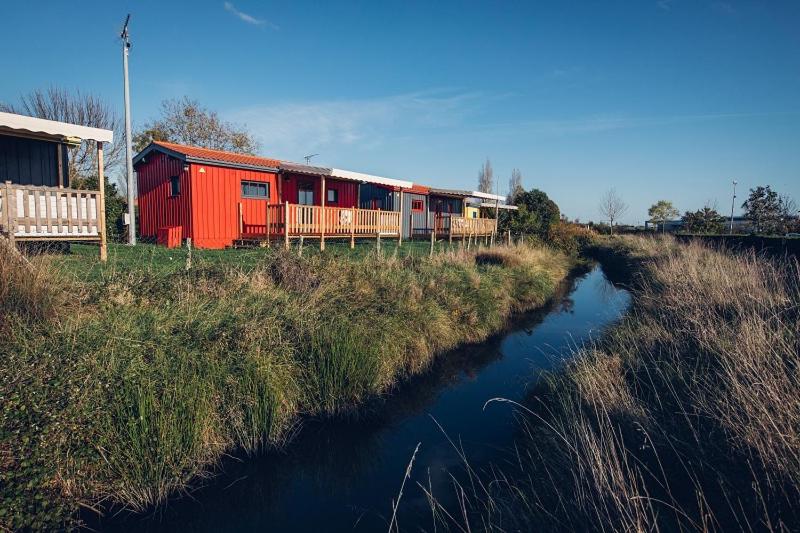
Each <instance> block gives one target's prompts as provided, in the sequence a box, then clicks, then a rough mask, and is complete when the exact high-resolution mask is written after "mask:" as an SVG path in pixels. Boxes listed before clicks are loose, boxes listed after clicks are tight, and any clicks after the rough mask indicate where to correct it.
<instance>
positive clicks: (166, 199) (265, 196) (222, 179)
mask: <svg viewBox="0 0 800 533" xmlns="http://www.w3.org/2000/svg"><path fill="white" fill-rule="evenodd" d="M133 163H134V166H135V168H136V173H137V177H138V191H139V218H140V222H139V227H140V232H141V235H142V236H143V237H149V238H153V239H155V238H156V236H157V235H158V234H159V231H161V232H162V234H163V233H164V232H165V231H166V228H177V227H180V228H181V229H180V234H181V235H182V237H183V238H184V239H185V238H191V239H192V243H193V244H194V245H195V246H197V247H199V248H225V247H227V246H231V245H233V244H234V242H235V241H244V240H266V241H267V242H269V240H282V241H284V242H285V243H286V245H288V243H289V239H292V238H299V237H306V238H316V239H319V240H320V246H321V247H323V248H324V246H325V239H326V238H328V239H330V238H349V239H350V242H351V245H352V244H353V242H354V241H355V239H356V238H362V237H378V236H381V235H385V236H392V235H393V236H396V237H398V239H402V234H401V227H400V212H399V206H397V207H398V210H397V211H394V210H382V209H361V208H360V207H359V206H360V203H361V202H360V201H359V199H360V198H359V195H360V187H361V185H363V184H367V183H371V184H375V185H381V186H387V187H390V188H397V189H398V190H400V189H402V188H408V187H410V186H411V183H410V182H403V181H398V180H391V179H389V178H381V177H379V176H371V175H368V174H360V173H356V172H350V171H345V170H338V169H330V168H323V167H313V166H309V165H300V164H297V163H288V162H281V161H278V160H276V159H268V158H263V157H256V156H249V155H242V154H235V153H231V152H223V151H220V150H209V149H206V148H198V147H194V146H184V145H180V144H174V143H167V142H153V143H151V144H150V145H149V146H148V147H147V148H145V149H144V150H143V151H142V152H141V153H139V154H138V155H137V156H136V157H135V158H134V160H133ZM400 194H402V193H400Z"/></svg>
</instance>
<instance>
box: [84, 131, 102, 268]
mask: <svg viewBox="0 0 800 533" xmlns="http://www.w3.org/2000/svg"><path fill="white" fill-rule="evenodd" d="M97 188H98V189H100V191H99V192H100V195H99V197H98V201H97V206H96V210H97V231H98V232H99V233H100V261H102V262H103V263H105V262H106V261H108V242H107V241H106V177H105V176H104V175H103V143H102V142H98V143H97ZM79 201H80V200H79ZM86 201H87V204H88V201H89V200H88V199H87V200H86ZM86 210H87V211H88V210H89V206H88V205H87V206H86ZM86 216H87V218H88V216H89V213H86Z"/></svg>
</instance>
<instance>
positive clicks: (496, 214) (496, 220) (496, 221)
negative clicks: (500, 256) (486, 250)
mask: <svg viewBox="0 0 800 533" xmlns="http://www.w3.org/2000/svg"><path fill="white" fill-rule="evenodd" d="M499 223H500V199H499V198H495V199H494V233H492V244H494V238H495V235H497V225H498V224H499Z"/></svg>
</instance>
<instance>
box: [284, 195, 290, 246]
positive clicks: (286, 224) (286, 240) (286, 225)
mask: <svg viewBox="0 0 800 533" xmlns="http://www.w3.org/2000/svg"><path fill="white" fill-rule="evenodd" d="M283 238H284V245H285V246H286V249H287V250H288V249H289V202H288V201H287V202H286V203H284V204H283Z"/></svg>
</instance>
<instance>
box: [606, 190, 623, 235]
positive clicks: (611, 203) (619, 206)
mask: <svg viewBox="0 0 800 533" xmlns="http://www.w3.org/2000/svg"><path fill="white" fill-rule="evenodd" d="M599 209H600V213H601V214H602V215H603V216H604V217H606V219H608V222H609V225H610V226H611V235H614V221H615V220H619V219H620V218H621V217H622V216H623V215H624V214H625V213H626V212H627V211H628V204H626V203H625V202H624V201H622V198H620V197H619V195H618V194H617V191H616V190H615V189H609V190H608V191H606V193H605V194H604V195H603V198H602V199H601V200H600V206H599Z"/></svg>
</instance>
